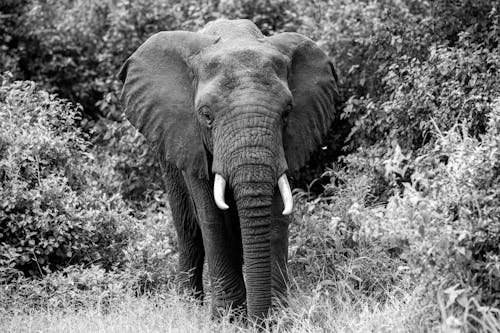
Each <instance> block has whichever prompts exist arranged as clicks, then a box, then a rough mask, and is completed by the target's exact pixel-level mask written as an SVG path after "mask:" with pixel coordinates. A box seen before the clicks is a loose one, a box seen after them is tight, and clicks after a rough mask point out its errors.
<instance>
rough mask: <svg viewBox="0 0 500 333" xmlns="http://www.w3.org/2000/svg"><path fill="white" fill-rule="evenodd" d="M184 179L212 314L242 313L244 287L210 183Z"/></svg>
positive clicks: (244, 295)
mask: <svg viewBox="0 0 500 333" xmlns="http://www.w3.org/2000/svg"><path fill="white" fill-rule="evenodd" d="M185 179H186V183H187V184H188V188H189V192H190V194H191V196H192V198H193V200H194V204H195V208H196V212H197V215H198V218H199V223H200V228H201V232H202V236H203V244H204V247H205V253H206V256H207V260H208V268H209V272H210V282H211V285H212V311H213V313H214V314H216V315H217V314H218V312H219V310H224V309H228V308H232V309H242V307H243V305H244V303H245V299H246V292H245V283H244V281H243V275H242V272H241V266H239V263H238V262H237V261H235V257H237V256H234V253H232V250H233V249H232V247H231V240H230V239H229V234H228V230H227V229H226V227H225V225H224V214H223V212H222V211H221V210H219V209H218V208H217V207H216V206H215V202H214V199H213V196H212V191H213V182H211V181H207V180H202V179H199V178H196V177H192V176H187V175H185ZM235 223H237V221H235Z"/></svg>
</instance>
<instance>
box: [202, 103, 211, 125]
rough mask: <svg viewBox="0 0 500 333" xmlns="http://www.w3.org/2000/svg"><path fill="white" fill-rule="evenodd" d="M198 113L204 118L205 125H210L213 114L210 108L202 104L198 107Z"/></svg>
mask: <svg viewBox="0 0 500 333" xmlns="http://www.w3.org/2000/svg"><path fill="white" fill-rule="evenodd" d="M199 113H200V115H201V117H202V118H203V119H205V122H206V123H207V126H208V127H212V123H213V122H214V116H213V114H212V111H211V110H210V108H209V107H208V106H206V105H204V106H202V107H201V108H200V109H199Z"/></svg>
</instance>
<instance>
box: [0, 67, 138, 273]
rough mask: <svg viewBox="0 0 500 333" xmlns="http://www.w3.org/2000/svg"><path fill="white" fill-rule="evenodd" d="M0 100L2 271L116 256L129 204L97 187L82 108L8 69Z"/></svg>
mask: <svg viewBox="0 0 500 333" xmlns="http://www.w3.org/2000/svg"><path fill="white" fill-rule="evenodd" d="M0 103H1V104H0V119H1V120H2V121H1V122H0V183H1V187H0V205H1V209H0V225H1V228H0V229H1V232H0V248H1V251H0V252H1V253H2V257H1V264H2V267H10V269H9V271H3V273H5V272H6V273H9V272H11V273H12V269H17V270H20V271H22V272H24V273H25V274H28V275H38V274H44V273H46V272H49V271H51V270H53V269H56V268H61V267H63V266H65V265H68V264H69V263H89V262H95V261H99V262H100V263H101V264H102V265H103V266H105V267H110V266H112V265H114V264H116V263H117V262H118V263H119V260H117V258H118V257H119V256H120V255H121V251H122V248H123V246H124V245H125V244H126V240H127V235H126V233H125V227H124V226H126V225H127V224H130V223H131V222H132V218H131V216H130V214H129V212H130V209H129V208H128V207H127V206H126V205H125V203H124V202H123V200H122V199H121V196H120V194H119V193H106V192H104V191H103V190H101V188H99V187H98V186H97V180H96V179H97V178H98V177H99V174H98V172H99V167H95V166H94V165H92V164H91V163H92V155H91V154H89V153H88V143H87V142H86V141H85V140H84V136H83V135H82V133H81V131H80V129H79V128H78V127H77V125H76V122H77V120H78V118H79V113H80V110H79V109H78V108H76V107H73V106H72V105H70V104H69V103H68V102H66V101H64V100H60V99H57V98H55V96H54V95H50V94H48V93H47V92H44V91H39V90H38V89H36V87H35V84H34V83H33V82H27V81H16V82H10V81H9V78H8V76H7V75H6V76H3V77H2V86H1V88H0Z"/></svg>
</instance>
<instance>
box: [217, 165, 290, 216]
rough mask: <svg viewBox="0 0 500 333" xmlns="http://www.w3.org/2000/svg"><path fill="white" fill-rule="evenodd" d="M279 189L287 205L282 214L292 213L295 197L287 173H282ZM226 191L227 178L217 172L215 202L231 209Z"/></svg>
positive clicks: (225, 208)
mask: <svg viewBox="0 0 500 333" xmlns="http://www.w3.org/2000/svg"><path fill="white" fill-rule="evenodd" d="M278 189H279V191H280V194H281V198H282V200H283V204H284V206H285V208H284V209H283V212H282V214H283V215H290V214H291V213H292V209H293V197H292V190H291V189H290V183H289V182H288V178H287V176H286V174H282V175H281V176H280V177H279V178H278ZM225 191H226V180H225V179H224V177H222V176H221V175H220V174H215V180H214V199H215V204H216V205H217V207H219V209H221V210H227V209H229V206H228V205H227V204H226V201H225V199H224V193H225Z"/></svg>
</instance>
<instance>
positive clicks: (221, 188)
mask: <svg viewBox="0 0 500 333" xmlns="http://www.w3.org/2000/svg"><path fill="white" fill-rule="evenodd" d="M225 191H226V180H225V179H224V177H222V176H221V175H219V174H218V173H216V174H215V180H214V199H215V204H216V205H217V207H219V209H222V210H226V209H228V208H229V206H228V205H227V204H226V201H225V200H224V192H225Z"/></svg>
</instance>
